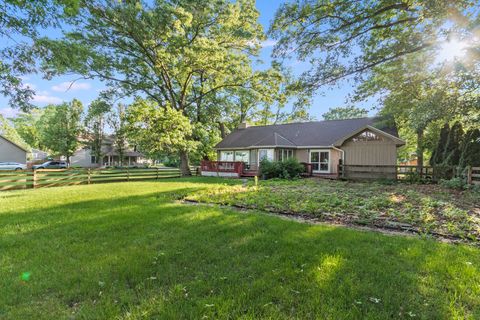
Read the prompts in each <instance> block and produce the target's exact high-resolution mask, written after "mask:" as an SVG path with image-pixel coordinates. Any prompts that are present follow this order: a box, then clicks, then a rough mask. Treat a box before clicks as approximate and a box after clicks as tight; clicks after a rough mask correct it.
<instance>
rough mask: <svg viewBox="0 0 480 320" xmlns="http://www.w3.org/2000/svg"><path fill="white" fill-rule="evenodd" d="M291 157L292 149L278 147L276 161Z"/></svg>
mask: <svg viewBox="0 0 480 320" xmlns="http://www.w3.org/2000/svg"><path fill="white" fill-rule="evenodd" d="M290 158H293V149H278V159H277V160H278V161H285V160H287V159H290Z"/></svg>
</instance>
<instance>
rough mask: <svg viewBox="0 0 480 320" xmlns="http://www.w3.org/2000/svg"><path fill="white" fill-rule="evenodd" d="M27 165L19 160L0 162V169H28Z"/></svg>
mask: <svg viewBox="0 0 480 320" xmlns="http://www.w3.org/2000/svg"><path fill="white" fill-rule="evenodd" d="M26 169H27V165H26V164H22V163H18V162H0V170H26Z"/></svg>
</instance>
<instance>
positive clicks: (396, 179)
mask: <svg viewBox="0 0 480 320" xmlns="http://www.w3.org/2000/svg"><path fill="white" fill-rule="evenodd" d="M395 181H398V166H397V165H396V166H395Z"/></svg>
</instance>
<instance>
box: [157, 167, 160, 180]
mask: <svg viewBox="0 0 480 320" xmlns="http://www.w3.org/2000/svg"><path fill="white" fill-rule="evenodd" d="M159 171H160V168H159V167H157V177H156V179H157V180H158V174H159Z"/></svg>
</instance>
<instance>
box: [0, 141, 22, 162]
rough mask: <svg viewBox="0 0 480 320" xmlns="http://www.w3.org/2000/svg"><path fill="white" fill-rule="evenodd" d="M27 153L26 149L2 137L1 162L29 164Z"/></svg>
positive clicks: (0, 142) (0, 143)
mask: <svg viewBox="0 0 480 320" xmlns="http://www.w3.org/2000/svg"><path fill="white" fill-rule="evenodd" d="M27 153H28V150H26V149H25V148H24V147H22V146H19V145H18V144H16V143H15V142H13V141H11V140H9V139H7V138H5V137H4V136H2V135H0V162H19V163H26V162H27Z"/></svg>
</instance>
